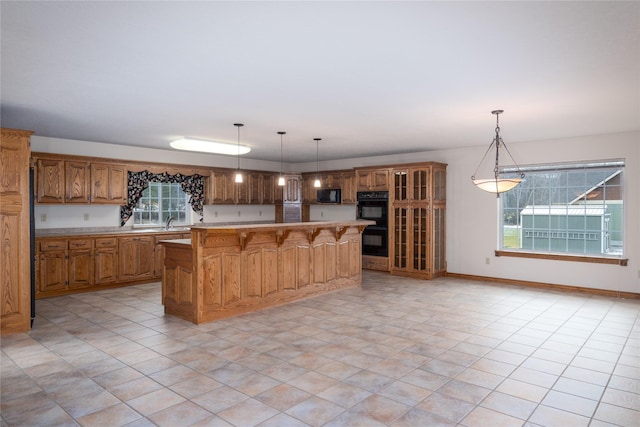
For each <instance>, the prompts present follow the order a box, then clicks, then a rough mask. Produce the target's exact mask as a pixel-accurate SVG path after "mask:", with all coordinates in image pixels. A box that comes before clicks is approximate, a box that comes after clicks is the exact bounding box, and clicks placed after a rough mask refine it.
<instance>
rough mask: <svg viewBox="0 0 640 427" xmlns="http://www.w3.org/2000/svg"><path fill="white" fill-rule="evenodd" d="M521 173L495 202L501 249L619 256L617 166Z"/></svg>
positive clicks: (620, 215) (620, 218)
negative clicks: (498, 202) (497, 203)
mask: <svg viewBox="0 0 640 427" xmlns="http://www.w3.org/2000/svg"><path fill="white" fill-rule="evenodd" d="M521 169H522V170H523V172H525V178H524V180H523V182H522V183H521V184H520V185H518V186H517V187H516V188H514V189H513V190H511V191H509V192H506V193H504V194H503V195H502V197H501V209H502V230H501V236H502V239H501V240H502V247H501V249H510V250H522V251H535V252H551V253H570V254H586V255H614V256H622V255H623V240H624V238H623V236H624V230H623V225H624V222H623V206H624V201H623V199H622V195H623V171H624V163H623V162H622V161H609V162H594V163H583V164H575V163H574V164H565V165H534V166H528V167H523V168H521ZM506 176H509V175H508V174H506ZM514 176H515V175H514Z"/></svg>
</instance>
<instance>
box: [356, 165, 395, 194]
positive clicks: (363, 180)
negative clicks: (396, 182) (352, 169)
mask: <svg viewBox="0 0 640 427" xmlns="http://www.w3.org/2000/svg"><path fill="white" fill-rule="evenodd" d="M356 184H357V188H358V191H387V190H389V169H373V170H359V171H356Z"/></svg>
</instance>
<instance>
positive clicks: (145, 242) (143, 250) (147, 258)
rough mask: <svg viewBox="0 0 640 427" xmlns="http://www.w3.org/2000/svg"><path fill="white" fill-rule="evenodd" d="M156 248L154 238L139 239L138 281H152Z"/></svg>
mask: <svg viewBox="0 0 640 427" xmlns="http://www.w3.org/2000/svg"><path fill="white" fill-rule="evenodd" d="M155 246H156V245H155V241H154V239H153V237H152V236H145V237H140V238H139V239H138V279H150V278H152V277H153V273H154V264H155V263H154V261H155Z"/></svg>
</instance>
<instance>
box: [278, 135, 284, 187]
mask: <svg viewBox="0 0 640 427" xmlns="http://www.w3.org/2000/svg"><path fill="white" fill-rule="evenodd" d="M285 134H286V132H283V131H280V132H278V135H280V178H278V186H280V187H284V173H283V172H282V136H283V135H285Z"/></svg>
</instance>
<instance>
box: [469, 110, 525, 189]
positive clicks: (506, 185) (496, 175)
mask: <svg viewBox="0 0 640 427" xmlns="http://www.w3.org/2000/svg"><path fill="white" fill-rule="evenodd" d="M502 113H504V110H493V111H492V112H491V114H495V116H496V136H495V138H493V142H492V143H491V145H489V148H488V149H487V151H486V152H485V153H484V156H483V157H482V160H480V163H479V164H478V167H477V168H476V171H475V172H474V174H473V176H472V177H471V181H472V182H473V184H474V185H475V186H476V187H478V188H479V189H481V190H484V191H487V192H489V193H496V197H500V193H504V192H505V191H509V190H511V189H512V188H515V187H516V186H517V185H518V184H520V182H522V180H523V178H524V173H522V171H520V168H519V167H518V164H517V163H516V162H515V160H513V156H512V155H511V153H510V152H509V149H508V148H507V145H506V144H505V143H504V141H503V140H502V137H501V136H500V122H499V121H498V119H499V117H500V114H502ZM494 145H495V147H496V163H495V165H494V167H493V178H488V179H476V173H478V169H479V168H480V165H481V164H482V162H483V161H484V159H485V157H487V154H489V152H490V151H491V148H492V147H493V146H494ZM501 147H503V148H504V150H505V151H506V152H507V154H508V155H509V157H511V161H512V162H513V163H514V164H515V166H516V169H517V170H518V173H519V175H520V177H519V178H500V165H499V164H498V157H499V155H500V148H501Z"/></svg>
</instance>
